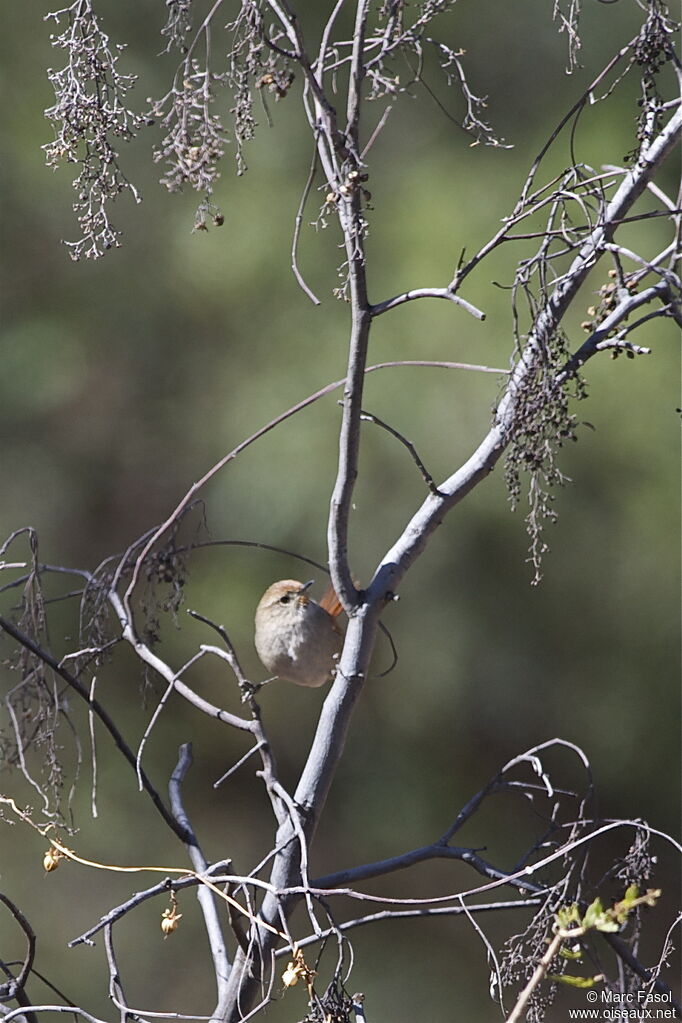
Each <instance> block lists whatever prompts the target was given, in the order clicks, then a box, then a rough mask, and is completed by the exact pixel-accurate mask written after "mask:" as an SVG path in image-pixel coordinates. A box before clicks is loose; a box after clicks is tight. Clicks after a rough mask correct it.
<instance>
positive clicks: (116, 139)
mask: <svg viewBox="0 0 682 1023" xmlns="http://www.w3.org/2000/svg"><path fill="white" fill-rule="evenodd" d="M47 18H50V19H52V20H53V21H54V22H55V24H56V25H61V23H62V22H63V21H65V27H64V29H63V31H61V32H59V33H54V34H52V35H51V36H50V39H51V42H52V45H53V46H54V47H55V48H57V49H59V50H63V51H65V53H66V55H67V61H66V64H65V65H64V67H63V68H61V69H60V70H59V71H55V70H53V69H51V68H50V69H48V72H47V74H48V78H49V79H50V82H51V83H52V87H53V88H54V93H55V103H54V106H52V107H50V108H49V109H48V110H46V112H45V115H46V117H47V118H48V119H49V120H50V121H52V122H53V125H54V130H55V138H54V141H53V142H50V143H49V144H48V145H46V146H44V149H45V153H46V158H47V163H48V166H51V167H56V166H58V165H59V164H61V163H63V162H65V163H74V164H77V165H78V166H79V167H80V171H79V173H78V175H77V176H76V178H75V180H74V182H73V187H74V189H75V192H76V196H77V198H76V201H75V202H74V204H73V209H74V212H75V213H76V216H77V219H78V225H79V227H80V230H81V237H80V238H79V239H78V240H77V241H75V242H67V243H66V244H67V245H68V247H69V252H70V255H71V258H72V259H74V260H78V259H80V258H81V257H82V256H86V257H87V258H89V259H97V258H98V257H99V256H102V255H103V254H104V252H105V251H106V250H107V249H110V248H112V246H117V245H118V244H119V242H118V238H119V235H120V231H117V230H116V228H115V227H114V226H113V225H112V223H111V221H110V220H109V212H108V206H109V203H111V202H112V201H113V200H114V199H115V198H116V197H117V196H118V195H120V194H121V192H124V191H128V192H130V194H131V195H132V196H133V198H134V199H135V201H136V202H139V201H140V200H139V196H138V193H137V191H136V190H135V187H134V186H133V185H132V184H131V183H130V182H129V181H128V179H127V178H126V177H125V175H124V174H123V172H122V171H121V168H120V167H119V163H118V150H117V147H118V145H119V143H120V141H121V140H128V139H130V138H132V137H133V135H134V134H135V132H136V130H137V129H138V128H139V127H140V125H141V123H142V119H141V118H140V116H139V115H137V114H135V113H133V112H132V111H131V110H130V109H128V107H127V106H126V102H125V97H126V94H127V93H128V92H129V90H130V89H131V88H132V87H133V85H134V84H135V80H136V76H135V75H123V74H121V73H120V72H119V71H118V67H117V65H118V61H119V58H120V55H121V52H122V50H123V49H124V47H123V46H122V45H115V46H113V47H112V46H111V45H110V43H109V38H108V36H107V35H105V33H104V32H103V31H102V29H101V27H100V24H99V21H98V18H97V15H96V14H95V12H94V10H93V7H92V3H91V0H76V2H74V3H73V4H72V5H71V6H70V7H65V8H63V9H62V10H59V11H54V12H52V13H51V14H49V15H47Z"/></svg>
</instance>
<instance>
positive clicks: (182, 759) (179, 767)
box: [109, 742, 231, 1002]
mask: <svg viewBox="0 0 682 1023" xmlns="http://www.w3.org/2000/svg"><path fill="white" fill-rule="evenodd" d="M191 766H192V744H191V743H189V742H187V743H184V744H183V745H182V746H181V747H180V750H179V753H178V762H177V764H176V766H175V770H174V771H173V774H172V775H171V779H170V783H169V785H168V794H169V796H170V804H171V809H172V811H173V816H174V817H175V819H176V820H177V822H178V824H179V825H180V826H181V827H182V828H183V830H184V831H185V833H186V834H187V835H188V836H189V837H188V841H187V842H186V843H185V844H186V846H187V853H188V855H189V858H190V862H191V864H192V866H193V867H194V870H195V871H196V873H197V874H206V873H207V871H208V869H209V865H208V861H207V860H206V857H205V856H204V854H203V852H202V851H201V847H200V846H199V842H198V840H197V837H196V834H195V832H194V828H193V827H192V825H191V823H190V820H189V817H188V816H187V812H186V810H185V807H184V804H183V800H182V783H183V781H184V779H185V775H186V774H187V771H188V770H189V768H190V767H191ZM197 899H198V901H199V905H200V906H201V911H202V913H203V915H204V925H205V927H206V934H207V936H208V943H209V946H210V949H211V956H212V958H213V970H214V973H215V979H216V985H217V989H218V1001H219V1002H220V1001H221V1000H222V998H223V997H224V995H225V991H226V985H227V981H228V978H229V976H230V969H231V966H230V960H229V957H228V952H227V946H226V944H225V938H224V936H223V930H222V927H221V924H220V917H219V915H218V909H217V906H216V901H215V896H214V894H213V892H212V891H211V889H210V888H208V887H207V886H206V885H205V884H201V885H199V887H198V889H197ZM109 926H111V925H109Z"/></svg>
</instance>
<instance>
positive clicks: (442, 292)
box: [371, 288, 485, 320]
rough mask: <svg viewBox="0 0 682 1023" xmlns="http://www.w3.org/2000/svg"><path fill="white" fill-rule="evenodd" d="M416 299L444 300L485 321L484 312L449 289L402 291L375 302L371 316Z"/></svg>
mask: <svg viewBox="0 0 682 1023" xmlns="http://www.w3.org/2000/svg"><path fill="white" fill-rule="evenodd" d="M418 298H444V299H446V300H447V301H448V302H454V303H455V305H458V306H461V307H462V309H465V310H466V312H468V313H470V314H471V315H472V316H474V317H475V318H476V319H477V320H484V319H485V313H484V312H482V311H481V310H480V309H477V308H476V306H475V305H472V304H471V302H467V301H466V299H464V298H460V297H459V295H455V294H454V292H452V291H451V290H450V289H449V288H413V289H412V290H411V291H404V292H403V293H402V295H395V296H394V297H393V298H387V299H385V300H384V301H383V302H377V304H376V305H373V306H372V307H371V312H372V316H380V315H381V314H382V313H387V312H388V311H389V310H390V309H395V308H396V307H397V306H399V305H404V304H405V303H406V302H414V301H415V300H416V299H418Z"/></svg>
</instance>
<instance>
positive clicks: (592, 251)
mask: <svg viewBox="0 0 682 1023" xmlns="http://www.w3.org/2000/svg"><path fill="white" fill-rule="evenodd" d="M681 133H682V107H680V108H678V110H677V111H676V112H675V114H674V115H673V117H671V119H670V121H669V122H668V124H667V125H666V126H665V127H664V128H663V129H662V131H661V132H660V134H659V135H658V136H657V137H656V139H655V140H654V141H653V142H652V144H651V145H650V146H649V147H648V148H647V149H646V150H645V151H644V152H643V153H642V156H641V157H640V159H639V160H638V162H637V164H636V165H635V166H634V167H633V168H632V169H631V170H630V171H629V172H628V174H627V175H626V176H625V178H624V179H623V181H622V182H621V184H620V185H619V187H618V189H617V190H616V192H615V194H614V196H613V198H612V200H611V201H610V202H609V203H608V205H607V206H606V208H605V210H604V216H603V220H602V222H601V223H600V224H599V225H598V226H597V227H596V228H594V230H593V231H591V232H590V234H589V235H588V237H587V238H586V240H585V242H584V244H583V245H582V246H581V249H580V252H579V253H578V255H577V256H576V257H575V259H574V261H573V263H572V265H571V267H570V269H569V270H568V272H567V273H566V274H565V275H564V277H563V278H562V280H561V282H560V283H559V285H558V286H556V287H555V289H554V290H553V292H552V294H551V295H550V297H549V299H548V301H547V303H546V304H545V305H544V306H543V308H542V309H541V310H540V313H539V314H538V316H537V318H536V321H535V325H534V327H533V329H532V331H531V333H530V335H529V338H528V341H527V343H526V346H525V348H524V350H523V353H522V355H521V358H520V359H519V362H518V363H517V365H516V367H515V369H514V371H513V373H512V375H511V378H510V380H509V383H508V385H507V388H506V390H505V393H504V395H503V397H502V400H501V401H500V403H499V405H498V408H497V414H496V417H495V422H494V424H493V426H492V428H491V429H490V431H489V432H488V434H487V435H486V437H485V438H484V439H483V441H482V442H481V444H480V445H479V446H478V448H477V449H476V451H475V452H474V453H473V454H472V455H471V457H470V458H469V459H468V460H467V461H466V462H465V463H464V465H463V466H461V468H460V469H458V470H457V472H455V473H453V475H452V476H450V477H449V479H447V480H445V481H444V482H443V483H442V484H440V485H439V487H438V489H439V491H440V494H441V496H435V495H433V494H430V495H429V496H428V497H427V498H426V500H425V501H424V503H423V504H422V506H421V508H420V509H419V510H418V511H417V512H416V514H415V515H414V516H413V517H412V519H411V520H410V522H409V523H408V525H407V526H406V528H405V530H404V531H403V533H402V535H401V536H400V537H399V539H398V540H397V541H396V543H395V544H394V545H393V547H391V549H390V550H389V551H388V552H387V554H386V555H385V557H384V558H383V560H382V562H381V563H380V565H379V566H378V568H377V571H376V573H375V575H374V578H373V580H372V583H371V585H370V587H369V588H368V590H367V596H368V599H369V600H375V599H378V600H380V599H382V597H383V596H384V594H386V593H387V592H394V591H395V590H396V589H397V587H398V585H399V583H400V581H401V579H402V577H403V576H404V574H405V572H406V571H407V569H408V568H409V567H410V565H411V564H412V563H413V562H414V560H415V559H416V558H417V557H418V556H419V554H420V553H421V552H422V551H423V550H424V548H425V546H426V544H427V543H428V540H429V539H430V537H431V536H432V535H433V533H434V531H435V530H436V528H437V527H438V526H439V525H440V523H441V522H442V521H443V519H444V518H445V516H446V514H447V513H448V512H449V511H450V510H451V509H452V508H453V507H454V506H455V505H456V504H458V503H459V502H460V501H461V500H462V498H463V497H465V496H466V495H467V494H468V493H469V492H470V491H471V490H473V488H474V487H475V486H477V485H478V483H480V482H481V481H482V480H484V479H485V478H486V477H487V476H488V475H489V474H490V473H491V472H492V471H493V469H494V468H495V465H496V464H497V462H498V460H499V458H500V456H501V455H502V453H503V452H504V450H505V448H506V447H507V444H508V442H509V436H510V429H511V426H512V423H513V420H514V414H515V411H516V403H517V395H518V394H519V392H520V391H521V390H522V389H523V386H524V382H525V380H526V378H527V377H528V375H529V374H530V373H532V372H533V370H534V368H535V364H536V361H537V359H539V358H540V357H541V353H542V351H543V349H544V345H545V343H546V341H547V340H548V339H550V338H551V337H552V336H553V334H554V333H555V331H556V330H557V328H558V327H559V324H560V323H561V320H562V319H563V316H564V314H565V312H566V310H567V309H568V308H569V306H570V304H571V302H572V301H573V299H574V298H575V296H576V294H577V292H578V290H579V289H580V287H581V286H582V284H583V283H584V281H585V279H586V277H587V275H588V274H589V272H590V270H592V268H593V267H594V265H595V264H596V262H597V261H598V260H599V258H600V256H601V255H602V253H603V251H604V246H605V243H607V242H609V241H610V240H611V237H612V234H613V231H614V230H615V225H616V224H617V222H618V221H620V220H621V219H622V217H623V216H624V215H625V213H627V211H628V210H629V209H630V208H631V206H632V205H633V203H634V202H636V200H637V199H638V198H639V196H640V195H641V194H642V192H643V191H644V190H645V188H646V186H647V184H648V182H649V180H650V179H651V177H652V176H653V174H654V173H655V171H656V169H657V168H658V167H659V166H660V164H661V163H662V162H663V161H664V160H665V158H666V157H667V156H668V155H669V153H670V152H671V151H672V150H673V149H674V147H675V146H676V145H677V144H678V142H679V138H680V134H681Z"/></svg>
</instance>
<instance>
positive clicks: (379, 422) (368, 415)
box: [360, 410, 438, 494]
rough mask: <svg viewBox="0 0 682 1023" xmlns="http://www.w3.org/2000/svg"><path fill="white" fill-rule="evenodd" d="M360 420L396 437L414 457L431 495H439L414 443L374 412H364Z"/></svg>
mask: <svg viewBox="0 0 682 1023" xmlns="http://www.w3.org/2000/svg"><path fill="white" fill-rule="evenodd" d="M360 419H361V420H363V422H366V423H374V424H375V425H376V426H380V427H381V428H382V429H383V430H386V432H387V433H390V434H391V436H392V437H395V439H396V440H399V441H400V443H401V444H403V445H404V446H405V447H406V448H407V450H408V451H409V452H410V454H411V455H412V459H413V461H414V463H415V465H416V466H417V468H418V469H419V471H420V473H421V474H422V478H423V480H424V482H425V483H426V485H427V487H428V488H429V490H430V491H431V493H432V494H438V487H437V486H436V484H435V482H434V479H433V476H432V475H431V473H430V472H429V471H428V469H427V468H426V466H425V465H424V463H423V462H422V460H421V458H420V457H419V455H418V453H417V449H416V448H415V446H414V444H413V443H412V441H410V440H408V439H407V437H404V436H403V435H402V433H399V432H398V430H396V429H395V428H394V427H392V426H389V424H388V423H386V422H384V420H383V419H379V417H378V416H375V415H374V414H373V413H372V412H365V411H364V410H363V411H362V412H361V413H360Z"/></svg>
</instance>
